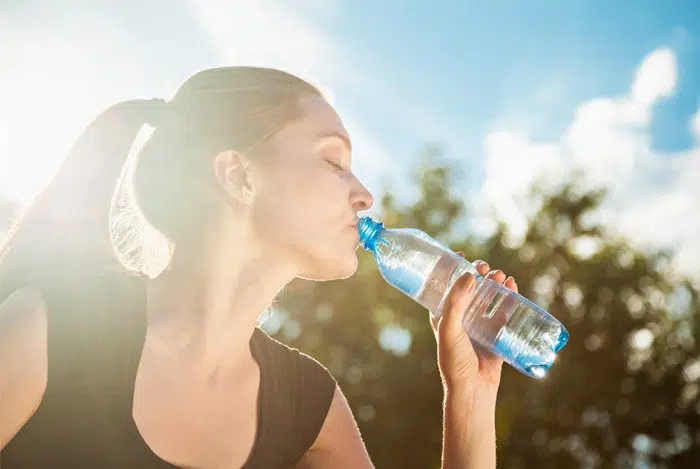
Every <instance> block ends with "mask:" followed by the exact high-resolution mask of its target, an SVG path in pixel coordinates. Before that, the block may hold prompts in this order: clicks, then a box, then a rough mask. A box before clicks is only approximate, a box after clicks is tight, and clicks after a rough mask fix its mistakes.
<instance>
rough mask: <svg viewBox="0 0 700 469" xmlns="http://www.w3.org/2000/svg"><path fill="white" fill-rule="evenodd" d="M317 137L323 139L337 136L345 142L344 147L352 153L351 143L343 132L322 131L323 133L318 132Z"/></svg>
mask: <svg viewBox="0 0 700 469" xmlns="http://www.w3.org/2000/svg"><path fill="white" fill-rule="evenodd" d="M318 138H319V139H320V140H324V139H327V138H337V139H339V140H341V141H342V142H343V143H344V144H345V147H346V148H347V149H348V151H349V152H350V153H352V143H351V142H350V138H349V137H348V136H347V135H345V134H343V133H340V132H323V133H320V134H318Z"/></svg>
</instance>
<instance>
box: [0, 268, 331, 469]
mask: <svg viewBox="0 0 700 469" xmlns="http://www.w3.org/2000/svg"><path fill="white" fill-rule="evenodd" d="M41 290H42V293H43V294H44V297H45V300H46V303H47V315H48V383H47V388H46V392H45V394H44V397H43V399H42V401H41V404H40V405H39V408H38V409H37V411H36V413H35V414H34V415H33V416H32V417H31V418H30V419H29V421H28V422H27V423H26V424H25V425H24V427H22V429H21V430H20V431H19V433H18V434H17V435H15V437H14V438H13V439H12V440H11V441H10V442H9V443H8V444H7V446H6V447H5V448H4V450H3V451H2V452H1V453H0V469H49V468H51V469H62V468H66V469H69V468H70V469H78V468H80V469H82V468H100V469H113V468H114V469H116V468H120V469H122V468H133V469H161V468H169V469H176V468H177V466H174V465H172V464H170V463H167V462H166V461H164V460H162V459H160V458H159V457H158V456H157V455H156V454H155V453H154V452H153V451H152V450H151V449H150V447H149V446H148V445H147V444H146V443H145V441H144V440H143V438H142V437H141V435H140V433H139V431H138V429H137V427H136V424H135V422H134V420H133V417H132V403H133V397H134V384H135V380H136V371H137V369H138V365H139V361H140V358H141V352H142V350H143V345H144V341H145V337H146V314H145V288H144V286H143V283H142V280H140V279H136V278H128V277H126V276H125V275H124V274H99V275H90V276H86V275H82V276H79V277H78V276H74V275H70V276H68V278H65V279H62V280H58V281H53V282H52V285H51V287H50V288H46V287H42V288H41ZM115 292H119V293H118V295H117V296H115ZM250 347H251V351H252V354H253V357H254V358H255V360H256V361H257V362H258V364H259V367H260V390H259V395H258V421H257V433H256V437H255V442H254V445H253V449H252V451H251V453H250V457H249V459H248V461H247V462H246V463H245V465H244V466H243V467H244V468H246V469H257V468H265V469H276V468H283V467H289V466H290V465H292V464H294V463H295V462H296V461H298V460H299V459H300V458H301V457H302V456H303V454H304V453H305V452H306V451H307V450H308V449H309V448H310V446H311V445H312V443H313V442H314V441H315V439H316V437H317V436H318V433H319V431H320V429H321V426H322V425H323V422H324V420H325V418H326V415H327V414H328V409H329V407H330V403H331V400H332V398H333V393H334V390H335V386H336V382H335V380H334V379H333V377H332V376H331V375H330V373H329V372H328V370H327V369H326V368H324V367H323V366H322V365H321V364H320V363H318V362H317V361H316V360H314V359H312V358H311V357H309V356H307V355H305V354H303V353H301V352H299V351H298V350H296V349H292V348H290V347H287V346H286V345H284V344H282V343H280V342H278V341H276V340H274V339H272V338H271V337H270V336H268V335H267V334H266V333H265V332H264V331H263V330H261V329H260V328H255V330H254V333H253V335H252V336H251V339H250Z"/></svg>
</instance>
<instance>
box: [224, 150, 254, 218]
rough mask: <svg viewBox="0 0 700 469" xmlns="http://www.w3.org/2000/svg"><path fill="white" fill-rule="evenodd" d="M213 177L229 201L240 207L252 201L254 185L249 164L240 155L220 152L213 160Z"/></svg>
mask: <svg viewBox="0 0 700 469" xmlns="http://www.w3.org/2000/svg"><path fill="white" fill-rule="evenodd" d="M214 177H215V178H216V182H217V183H218V185H219V187H220V188H221V189H222V190H223V191H224V193H225V194H227V195H228V196H229V197H230V199H231V200H233V201H235V202H238V203H239V204H242V205H250V204H251V202H252V201H253V194H254V189H255V188H254V184H253V174H252V171H251V167H250V162H249V161H248V160H247V159H246V157H245V156H243V155H242V154H241V153H238V152H236V151H233V150H226V151H222V152H221V153H219V154H217V155H216V157H215V158H214Z"/></svg>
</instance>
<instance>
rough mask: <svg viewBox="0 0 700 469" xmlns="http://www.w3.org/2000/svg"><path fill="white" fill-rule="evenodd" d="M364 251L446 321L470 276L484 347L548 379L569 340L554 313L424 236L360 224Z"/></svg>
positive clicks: (469, 319)
mask: <svg viewBox="0 0 700 469" xmlns="http://www.w3.org/2000/svg"><path fill="white" fill-rule="evenodd" d="M358 230H359V231H360V242H361V244H362V246H363V247H364V248H365V249H367V250H369V251H371V252H372V253H373V254H374V258H375V260H376V262H377V265H378V267H379V270H380V272H381V274H382V276H383V277H384V279H385V280H386V281H387V282H388V283H389V284H391V285H393V286H394V287H395V288H397V289H398V290H399V291H402V292H403V293H405V294H406V295H408V296H409V297H411V298H412V299H413V300H415V301H416V302H418V303H419V304H421V305H422V306H424V307H426V308H427V309H428V310H430V311H431V313H432V314H433V315H434V316H440V315H441V314H442V309H443V307H444V302H445V299H446V298H447V294H448V293H449V291H450V289H451V288H452V286H453V285H454V283H455V282H456V281H457V279H458V278H460V277H461V276H462V275H464V274H465V273H467V272H471V273H472V274H473V275H474V276H475V277H476V281H477V285H476V289H475V291H474V296H473V298H472V301H471V302H470V304H469V306H468V307H467V310H466V311H465V313H464V317H463V319H462V322H463V327H464V330H465V331H466V332H467V334H468V335H469V337H470V338H471V339H472V340H473V341H474V342H476V343H478V344H479V345H481V346H483V347H484V348H486V349H488V350H490V351H491V352H492V353H494V354H496V355H498V356H500V357H501V358H502V359H503V360H504V361H505V362H506V363H508V364H509V365H511V366H513V367H514V368H515V369H517V370H518V371H520V372H522V373H524V374H526V375H528V376H531V377H533V378H542V377H544V376H545V374H546V372H547V370H548V369H549V368H550V367H551V366H552V364H553V363H554V360H555V358H556V353H557V352H558V351H559V350H560V349H561V348H562V347H564V345H565V344H566V342H567V341H568V338H569V333H568V331H567V330H566V329H565V328H564V326H563V325H562V324H561V323H560V322H559V321H558V320H557V319H556V318H554V317H553V316H552V315H551V314H549V313H548V312H546V311H545V310H543V309H542V308H540V307H539V306H537V305H536V304H534V303H532V302H531V301H529V300H528V299H527V298H524V297H522V296H521V295H519V294H517V293H515V292H514V291H512V290H510V289H509V288H507V287H505V286H504V285H502V284H500V283H498V282H496V281H494V280H491V279H487V278H484V277H482V276H481V275H479V273H478V272H477V270H476V268H474V266H473V265H472V264H471V263H470V262H469V261H467V260H465V259H463V258H462V257H460V256H459V255H457V254H456V253H454V252H453V251H451V250H449V249H448V248H446V247H445V246H443V245H442V244H440V243H439V242H437V241H436V240H435V239H433V238H431V237H430V236H429V235H427V234H426V233H424V232H423V231H420V230H416V229H411V228H398V229H387V228H384V227H383V226H382V224H381V223H379V222H376V221H374V220H372V219H371V218H369V217H365V218H363V219H362V220H361V221H360V223H359V225H358Z"/></svg>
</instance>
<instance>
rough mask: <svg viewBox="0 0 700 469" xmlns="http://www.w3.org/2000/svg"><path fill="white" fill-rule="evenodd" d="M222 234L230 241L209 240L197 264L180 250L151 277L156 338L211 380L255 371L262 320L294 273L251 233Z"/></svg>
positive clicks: (150, 328)
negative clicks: (253, 344) (255, 341)
mask: <svg viewBox="0 0 700 469" xmlns="http://www.w3.org/2000/svg"><path fill="white" fill-rule="evenodd" d="M217 231H218V232H219V233H222V232H224V233H226V239H225V240H221V239H220V240H216V239H211V238H210V239H209V240H208V241H209V242H206V243H205V246H209V247H210V248H209V249H204V250H202V251H201V253H200V254H199V255H198V256H197V257H198V260H197V262H196V263H195V262H191V261H190V262H188V259H192V258H193V257H192V256H185V255H182V254H180V255H178V254H177V252H176V254H175V255H174V256H173V259H172V262H171V265H170V267H169V268H168V270H166V271H165V272H163V273H162V274H161V275H160V276H159V277H158V278H156V279H154V280H153V281H152V284H151V286H150V288H149V291H148V303H147V311H148V337H149V338H150V339H151V341H152V342H155V343H157V344H160V345H162V347H159V348H160V349H161V350H163V351H164V352H165V353H167V354H168V355H172V358H175V359H176V360H177V361H176V363H183V364H184V363H188V364H192V368H194V370H195V372H196V373H197V374H198V375H201V376H203V377H208V378H211V377H213V376H224V375H230V374H235V373H236V372H237V371H239V370H243V369H249V366H248V365H251V364H252V363H253V357H252V354H251V350H250V338H251V335H252V333H253V330H254V328H255V326H256V324H257V321H258V318H259V316H260V315H261V314H262V313H263V311H264V310H265V308H266V307H267V306H268V305H269V304H270V303H272V301H273V300H274V299H275V297H276V296H277V294H278V293H279V291H280V290H281V289H282V288H283V287H284V286H285V284H287V283H288V282H289V281H290V280H292V279H293V278H294V276H295V275H294V273H293V269H292V268H291V267H290V266H289V265H284V264H283V263H282V262H280V260H279V259H275V258H274V257H275V256H270V255H266V251H265V250H264V249H261V248H259V247H258V246H256V245H255V243H254V242H253V237H250V236H245V234H243V233H238V236H235V235H234V236H231V230H217ZM217 241H219V242H217ZM222 241H223V242H222ZM241 247H242V248H241Z"/></svg>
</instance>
